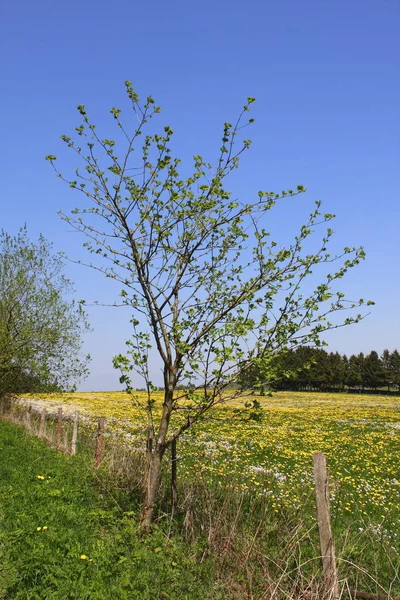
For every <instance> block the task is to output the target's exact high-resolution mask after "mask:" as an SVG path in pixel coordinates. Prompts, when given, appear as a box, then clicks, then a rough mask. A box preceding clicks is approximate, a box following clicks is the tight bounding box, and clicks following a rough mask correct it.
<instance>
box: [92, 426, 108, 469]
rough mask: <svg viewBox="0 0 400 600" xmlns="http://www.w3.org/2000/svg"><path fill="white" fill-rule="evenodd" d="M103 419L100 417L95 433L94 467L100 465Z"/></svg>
mask: <svg viewBox="0 0 400 600" xmlns="http://www.w3.org/2000/svg"><path fill="white" fill-rule="evenodd" d="M104 423H105V419H104V417H102V418H101V419H99V423H98V425H97V435H96V454H95V463H94V466H95V467H96V469H98V468H99V466H100V465H101V461H102V458H103V430H104Z"/></svg>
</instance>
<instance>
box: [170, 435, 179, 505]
mask: <svg viewBox="0 0 400 600" xmlns="http://www.w3.org/2000/svg"><path fill="white" fill-rule="evenodd" d="M176 461H177V458H176V440H172V443H171V503H172V510H174V508H175V506H176V503H177V500H178V490H177V486H176V480H177V465H176Z"/></svg>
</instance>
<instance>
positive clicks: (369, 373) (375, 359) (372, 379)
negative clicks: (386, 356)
mask: <svg viewBox="0 0 400 600" xmlns="http://www.w3.org/2000/svg"><path fill="white" fill-rule="evenodd" d="M363 384H364V386H365V387H367V388H373V389H375V390H376V389H377V388H378V387H382V386H383V385H385V370H384V366H383V364H382V361H381V359H380V358H379V356H378V353H377V352H376V351H375V350H372V352H370V353H369V354H368V355H367V356H366V357H365V361H364V377H363Z"/></svg>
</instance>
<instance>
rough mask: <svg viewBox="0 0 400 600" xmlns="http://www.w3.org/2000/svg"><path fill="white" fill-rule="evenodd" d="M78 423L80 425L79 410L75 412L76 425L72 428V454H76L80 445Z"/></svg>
mask: <svg viewBox="0 0 400 600" xmlns="http://www.w3.org/2000/svg"><path fill="white" fill-rule="evenodd" d="M78 425H79V412H78V411H76V412H75V414H74V425H73V429H72V440H71V455H72V456H74V455H75V454H76V449H77V445H78Z"/></svg>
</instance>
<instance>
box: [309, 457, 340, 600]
mask: <svg viewBox="0 0 400 600" xmlns="http://www.w3.org/2000/svg"><path fill="white" fill-rule="evenodd" d="M313 465H314V479H315V493H316V501H317V521H318V531H319V543H320V548H321V556H322V570H323V576H324V593H325V596H324V597H325V598H326V600H336V599H338V598H339V583H338V574H337V569H336V558H335V547H334V543H333V536H332V529H331V517H330V503H329V478H328V472H327V469H326V458H325V455H324V454H322V453H321V452H317V453H316V454H314V455H313Z"/></svg>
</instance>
